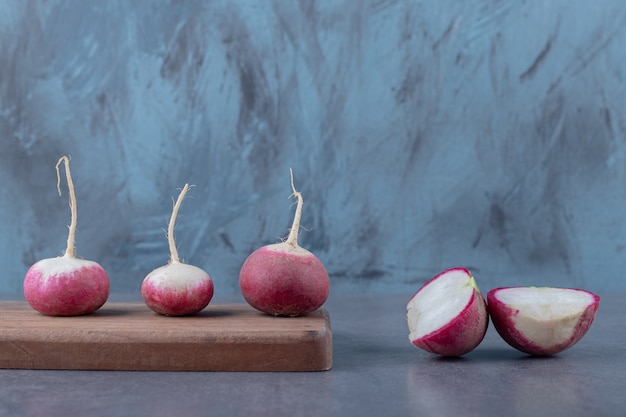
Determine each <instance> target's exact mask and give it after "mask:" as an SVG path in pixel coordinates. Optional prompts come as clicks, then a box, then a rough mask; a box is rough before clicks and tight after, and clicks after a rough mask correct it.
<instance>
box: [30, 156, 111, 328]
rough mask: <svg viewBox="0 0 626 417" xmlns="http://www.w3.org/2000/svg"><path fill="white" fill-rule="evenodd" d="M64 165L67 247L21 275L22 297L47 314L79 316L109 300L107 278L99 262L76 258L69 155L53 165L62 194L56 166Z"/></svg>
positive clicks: (74, 216) (72, 188)
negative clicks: (67, 197)
mask: <svg viewBox="0 0 626 417" xmlns="http://www.w3.org/2000/svg"><path fill="white" fill-rule="evenodd" d="M62 163H63V164H65V175H66V177H67V186H68V189H69V195H70V210H71V223H70V226H69V235H68V238H67V248H66V250H65V253H64V254H63V255H62V256H59V257H56V258H47V259H42V260H40V261H38V262H36V263H35V264H34V265H32V266H31V267H30V268H29V269H28V271H27V272H26V276H25V278H24V297H25V298H26V301H27V302H28V304H30V306H31V307H32V308H33V309H35V310H37V311H39V312H40V313H42V314H45V315H49V316H78V315H82V314H88V313H92V312H94V311H96V310H97V309H99V308H100V307H101V306H102V305H103V304H104V303H105V302H106V300H107V299H108V297H109V291H110V281H109V277H108V275H107V273H106V271H105V270H104V269H103V268H102V266H100V265H99V264H98V263H96V262H93V261H88V260H85V259H78V258H76V248H75V238H76V226H77V221H78V215H77V210H76V195H75V193H74V183H73V182H72V175H71V172H70V158H69V157H67V156H63V157H61V158H60V159H59V160H58V162H57V164H56V172H57V189H58V191H59V195H61V174H60V172H59V166H60V165H61V164H62Z"/></svg>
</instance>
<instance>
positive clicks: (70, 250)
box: [55, 156, 78, 258]
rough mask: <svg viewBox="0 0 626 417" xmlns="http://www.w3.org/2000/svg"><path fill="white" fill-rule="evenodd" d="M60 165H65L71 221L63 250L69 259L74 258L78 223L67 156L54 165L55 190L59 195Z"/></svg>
mask: <svg viewBox="0 0 626 417" xmlns="http://www.w3.org/2000/svg"><path fill="white" fill-rule="evenodd" d="M61 163H65V176H66V177H67V188H68V189H69V192H70V210H71V213H72V220H71V223H70V226H69V228H70V232H69V236H68V237H67V249H66V250H65V255H66V256H69V257H71V258H74V257H76V248H75V244H74V242H75V240H76V225H77V223H78V215H77V212H76V194H75V193H74V182H72V174H71V173H70V158H69V157H67V156H62V157H61V158H60V159H59V160H58V161H57V164H56V167H55V168H56V170H57V190H58V191H59V195H61V174H60V172H59V165H61Z"/></svg>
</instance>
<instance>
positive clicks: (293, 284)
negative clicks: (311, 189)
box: [239, 171, 330, 317]
mask: <svg viewBox="0 0 626 417" xmlns="http://www.w3.org/2000/svg"><path fill="white" fill-rule="evenodd" d="M290 173H291V188H292V190H293V194H292V195H293V196H295V197H296V198H297V201H298V205H297V207H296V213H295V216H294V220H293V225H292V227H291V230H290V232H289V236H288V238H287V240H286V241H284V242H281V243H275V244H271V245H267V246H263V247H261V248H259V249H257V250H255V251H254V252H252V254H250V256H248V258H247V259H246V260H245V262H244V263H243V266H242V267H241V271H240V273H239V286H240V288H241V293H242V295H243V297H244V298H245V300H246V301H247V302H248V304H250V305H251V306H252V307H254V308H255V309H257V310H259V311H262V312H264V313H267V314H272V315H275V316H290V317H294V316H298V315H303V314H307V313H310V312H312V311H314V310H316V309H318V308H319V307H321V306H322V304H324V302H325V301H326V299H327V298H328V293H329V291H330V280H329V278H328V273H327V272H326V269H325V268H324V265H323V264H322V262H320V260H319V259H318V258H317V257H316V256H315V255H314V254H312V253H311V252H309V251H308V250H306V249H303V248H301V247H300V246H298V229H299V228H300V216H301V215H302V204H303V200H302V195H301V194H300V193H299V192H298V191H296V188H295V186H294V183H293V172H292V171H290Z"/></svg>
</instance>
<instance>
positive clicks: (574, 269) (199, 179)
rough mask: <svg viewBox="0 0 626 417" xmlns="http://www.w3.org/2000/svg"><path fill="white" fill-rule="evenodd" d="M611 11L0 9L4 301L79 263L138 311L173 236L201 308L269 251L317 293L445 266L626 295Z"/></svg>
mask: <svg viewBox="0 0 626 417" xmlns="http://www.w3.org/2000/svg"><path fill="white" fill-rule="evenodd" d="M625 45H626V6H625V4H624V2H623V1H622V0H603V1H598V2H589V1H586V0H575V1H572V0H560V1H547V0H546V1H544V0H536V1H517V0H499V1H496V0H472V1H464V2H459V1H456V0H445V1H417V0H414V1H411V0H331V1H304V0H303V1H291V0H275V1H267V0H258V1H253V0H250V1H247V0H237V1H234V0H224V1H169V2H166V1H161V0H155V1H146V0H143V1H78V0H77V1H34V0H29V1H21V0H15V1H6V0H5V1H0V141H1V142H0V143H1V151H0V179H1V180H2V187H0V266H1V270H2V279H1V280H0V292H3V293H9V294H15V295H19V294H21V291H22V282H23V277H24V273H25V272H26V269H27V268H28V267H29V266H30V265H31V264H32V263H34V262H35V261H37V260H39V259H41V258H47V257H54V256H58V255H60V254H61V253H62V251H63V250H64V248H65V241H66V238H67V225H68V224H69V209H68V201H67V192H66V191H64V194H63V196H62V197H59V196H58V194H57V190H56V173H55V170H54V165H55V163H56V161H57V159H58V158H59V157H60V156H61V155H66V154H67V155H71V157H72V162H71V168H72V174H73V177H74V182H75V186H76V193H77V198H78V204H77V207H78V214H79V221H78V235H77V242H76V244H77V253H78V255H79V256H80V257H84V258H87V259H91V260H95V261H97V262H99V263H100V264H101V265H102V266H103V267H104V268H105V269H106V270H107V271H108V272H109V275H110V277H111V280H112V291H113V292H114V293H129V294H131V293H132V294H137V292H138V291H139V286H140V284H141V281H142V280H143V277H144V276H145V275H146V274H147V273H148V272H150V271H151V270H152V269H154V268H156V267H158V266H161V265H164V264H165V263H166V262H167V260H168V257H169V254H168V247H167V242H166V239H165V233H164V229H165V228H166V227H167V221H168V218H169V215H170V211H171V207H172V200H171V199H172V197H175V196H177V195H178V192H179V189H180V188H182V186H183V185H184V184H185V183H187V182H188V183H190V184H193V185H195V187H193V188H192V190H191V191H190V193H189V197H188V198H187V199H186V200H185V202H184V204H183V206H182V209H181V213H180V217H179V219H178V223H177V228H176V238H177V244H178V248H179V253H180V255H181V257H182V258H184V260H185V262H188V263H191V264H194V265H196V266H199V267H201V268H203V269H205V270H206V271H207V272H208V273H209V274H210V275H211V276H212V277H213V279H214V281H215V285H216V296H217V295H218V294H236V293H237V292H238V290H239V289H238V271H239V268H240V266H241V264H242V263H243V261H244V259H245V258H246V256H247V255H248V254H249V253H250V252H251V251H253V250H254V249H256V248H257V247H259V246H261V245H264V244H267V243H273V242H276V241H278V240H279V239H280V238H281V237H285V236H286V235H287V233H288V228H289V227H290V225H291V221H292V216H293V213H294V206H293V200H292V199H290V198H289V196H290V194H291V189H290V182H289V168H290V167H291V168H293V170H294V174H295V182H296V187H297V188H299V190H300V191H301V192H302V193H303V196H304V200H305V205H304V214H303V219H302V226H303V230H302V231H301V234H300V243H301V245H302V246H303V247H305V248H307V249H309V250H311V251H312V252H314V253H315V254H316V255H317V256H318V257H319V258H320V259H321V260H322V261H323V262H324V264H325V265H326V266H327V269H328V271H329V274H330V276H331V280H332V291H334V292H338V293H341V292H406V293H407V294H408V295H410V294H412V293H413V292H414V291H415V290H417V288H418V287H419V286H420V285H421V284H422V283H423V282H424V281H425V280H427V279H428V278H430V277H432V276H433V275H434V274H436V273H438V272H439V271H440V270H442V269H444V268H447V267H450V266H457V265H462V266H467V267H469V268H470V269H471V270H472V271H473V272H474V274H475V276H476V278H477V280H478V283H479V286H480V287H481V289H483V290H484V291H486V290H488V289H489V288H491V287H495V286H501V285H559V286H575V287H583V288H587V289H590V290H594V291H626V280H624V278H623V277H622V276H621V274H622V272H623V271H624V270H626V254H625V253H624V249H625V248H626V222H625V221H624V220H625V219H626V182H625V179H626V138H625V132H626V113H625V111H626V110H625V109H626V88H625V83H624V80H625V78H626V47H625Z"/></svg>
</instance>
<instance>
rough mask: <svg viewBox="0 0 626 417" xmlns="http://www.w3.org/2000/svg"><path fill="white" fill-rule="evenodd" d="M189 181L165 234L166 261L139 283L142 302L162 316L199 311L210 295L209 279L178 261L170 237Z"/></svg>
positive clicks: (172, 239)
mask: <svg viewBox="0 0 626 417" xmlns="http://www.w3.org/2000/svg"><path fill="white" fill-rule="evenodd" d="M188 190H189V184H185V187H184V188H183V189H182V191H181V193H180V195H179V196H178V199H177V201H176V203H175V204H174V209H173V210H172V217H171V218H170V222H169V226H168V231H167V238H168V242H169V248H170V261H169V263H168V264H167V265H164V266H162V267H160V268H157V269H155V270H154V271H152V272H150V273H149V274H148V275H147V276H146V277H145V278H144V280H143V282H142V284H141V296H142V297H143V300H144V302H145V303H146V305H147V306H148V307H149V308H150V309H152V310H153V311H154V312H156V313H158V314H162V315H165V316H187V315H191V314H196V313H198V312H200V311H202V310H203V309H204V308H205V307H206V306H207V305H209V302H211V299H212V298H213V292H214V287H213V280H212V279H211V277H210V276H209V275H208V274H207V273H206V272H205V271H203V270H202V269H200V268H198V267H196V266H193V265H188V264H185V263H182V262H181V261H180V260H179V258H178V250H177V249H176V242H175V239H174V225H175V222H176V217H177V215H178V210H179V209H180V205H181V204H182V201H183V199H184V198H185V194H186V193H187V191H188Z"/></svg>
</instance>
